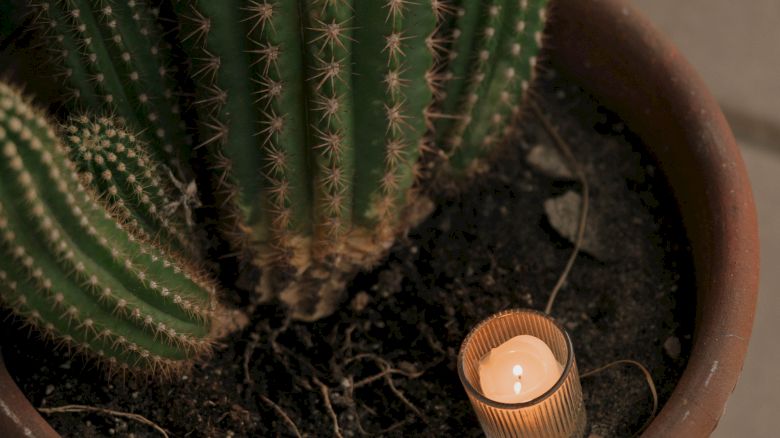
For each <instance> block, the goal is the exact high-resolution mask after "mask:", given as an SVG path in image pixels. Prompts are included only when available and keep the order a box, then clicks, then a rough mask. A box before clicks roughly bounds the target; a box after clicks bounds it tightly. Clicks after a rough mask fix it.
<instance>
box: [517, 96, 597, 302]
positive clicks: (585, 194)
mask: <svg viewBox="0 0 780 438" xmlns="http://www.w3.org/2000/svg"><path fill="white" fill-rule="evenodd" d="M528 104H529V106H530V107H531V111H533V113H534V115H535V116H536V118H538V119H539V121H540V122H542V125H544V129H545V131H547V134H548V135H549V136H550V137H552V139H553V141H554V142H555V145H556V147H557V148H558V149H559V150H560V151H561V152H562V153H563V154H564V156H565V157H566V161H567V167H569V170H571V171H572V172H573V173H574V174H575V175H577V179H578V180H579V181H580V185H581V186H582V208H581V210H580V220H579V223H578V225H577V239H576V241H575V242H574V249H572V251H571V255H569V260H567V261H566V267H565V268H564V269H563V272H561V275H560V277H558V281H557V282H556V283H555V286H554V287H553V289H552V292H551V293H550V298H549V299H548V300H547V306H545V308H544V313H547V314H549V313H550V312H551V311H552V306H553V303H555V298H556V297H557V296H558V292H559V291H560V290H561V288H562V287H563V284H564V283H565V282H566V278H568V276H569V272H571V268H572V266H574V261H575V260H576V259H577V254H578V253H579V252H580V247H581V246H582V240H583V238H584V236H585V224H586V223H587V220H588V204H589V203H590V188H589V186H588V179H587V178H586V177H585V170H584V169H583V168H582V166H581V165H580V163H579V162H578V161H577V159H576V158H575V157H574V153H572V151H571V148H570V147H569V144H568V143H566V141H565V140H564V139H563V137H561V135H560V134H559V133H558V130H557V129H556V128H555V127H554V126H553V125H552V123H550V121H549V120H547V117H545V116H544V114H542V110H540V109H539V106H538V105H537V104H536V102H534V101H533V100H529V102H528Z"/></svg>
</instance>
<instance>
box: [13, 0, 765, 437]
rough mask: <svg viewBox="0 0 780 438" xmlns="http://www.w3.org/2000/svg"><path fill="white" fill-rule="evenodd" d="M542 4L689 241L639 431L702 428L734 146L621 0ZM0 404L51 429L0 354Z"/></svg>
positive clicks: (738, 193) (21, 422) (723, 378)
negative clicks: (665, 379) (677, 336)
mask: <svg viewBox="0 0 780 438" xmlns="http://www.w3.org/2000/svg"><path fill="white" fill-rule="evenodd" d="M551 9H552V11H551V13H550V17H551V18H550V35H551V37H550V39H549V41H551V42H552V44H551V46H552V50H550V52H549V54H550V56H551V57H552V61H553V63H554V64H556V66H557V67H558V68H559V69H560V70H561V71H563V72H566V73H568V74H570V75H572V76H576V77H577V82H578V83H580V84H581V85H583V87H584V88H586V89H588V90H589V91H591V92H593V93H594V94H595V95H596V96H598V97H599V99H600V100H601V101H602V102H603V103H604V104H606V105H607V106H608V107H609V108H611V109H613V110H615V111H616V112H617V113H618V114H620V116H621V117H622V118H623V119H624V120H625V121H626V123H627V124H628V126H630V127H631V129H632V130H633V131H634V132H636V133H637V134H639V135H640V137H641V138H642V139H643V140H644V141H645V143H646V145H647V146H648V148H649V149H650V151H651V152H652V153H654V154H655V155H656V158H657V159H658V162H659V163H660V164H661V170H662V171H664V173H665V174H666V176H667V178H668V179H669V183H670V186H671V187H672V190H673V192H674V194H675V196H676V198H677V200H678V203H679V204H680V207H681V213H682V216H683V222H684V223H685V225H686V228H687V231H688V235H689V239H690V241H691V245H692V252H693V255H694V264H695V268H696V283H697V306H696V307H697V318H696V332H695V334H694V339H693V350H692V352H691V356H690V359H689V361H688V365H687V366H686V369H685V371H684V373H683V375H682V377H681V379H680V381H679V382H678V384H677V386H676V388H675V389H674V391H673V393H672V395H671V397H670V398H669V400H668V401H667V402H666V404H665V405H664V406H663V408H662V409H661V412H660V413H659V414H658V416H657V417H656V418H655V419H654V420H653V422H652V423H651V425H650V427H649V428H648V429H647V430H646V432H645V433H644V434H643V436H644V437H668V436H686V437H696V436H708V435H709V434H710V433H711V432H712V431H713V430H714V429H715V427H716V426H717V422H718V419H719V418H720V416H721V414H722V411H723V408H724V406H725V403H726V400H727V399H728V396H729V395H730V394H731V392H732V391H733V389H734V386H735V384H736V382H737V379H738V377H739V374H740V372H741V369H742V364H743V361H744V358H745V355H746V353H747V347H748V341H749V339H750V333H751V329H752V324H753V316H754V314H755V304H756V299H757V292H758V269H759V263H758V257H759V244H758V224H757V220H756V211H755V205H754V202H753V196H752V192H751V189H750V183H749V180H748V177H747V172H746V170H745V166H744V163H743V161H742V158H741V155H740V152H739V148H738V147H737V145H736V142H735V140H734V137H733V135H732V133H731V130H730V129H729V127H728V124H727V123H726V120H725V118H724V116H723V114H722V113H721V111H720V108H719V107H718V105H717V103H716V102H715V99H714V98H713V97H712V96H711V95H710V93H709V91H708V90H707V88H706V86H705V85H704V84H703V82H702V80H701V79H700V78H699V76H698V74H697V73H696V72H695V71H694V70H693V68H692V67H691V66H690V65H689V64H688V63H687V62H686V61H685V60H684V59H683V57H682V56H681V55H680V53H679V51H678V50H677V49H676V48H675V47H674V46H673V45H672V44H671V43H670V42H669V41H668V40H667V39H666V38H665V37H664V36H663V35H661V33H660V32H659V31H658V30H657V29H655V28H654V27H653V25H652V24H651V23H650V22H649V20H648V19H647V18H645V17H644V16H642V15H641V14H640V13H639V12H638V11H637V10H636V9H635V8H634V7H632V6H631V4H630V2H628V1H627V0H553V2H552V4H551ZM556 41H567V43H568V44H559V45H556V44H555V42H556ZM651 121H652V122H651ZM691 175H697V176H702V178H701V180H692V178H691ZM0 403H1V405H0V432H1V433H2V435H3V436H25V435H24V434H25V433H26V432H27V431H28V430H29V431H30V432H32V434H33V436H43V437H58V436H59V435H58V434H57V433H56V432H55V431H54V430H53V429H52V428H51V427H50V426H49V425H48V423H47V422H46V421H45V420H44V419H43V417H42V416H41V415H40V414H39V413H38V412H37V411H36V410H35V408H33V406H32V405H31V404H30V402H29V401H28V400H27V399H26V398H24V395H23V394H22V393H21V391H20V390H19V388H18V387H17V386H16V384H15V383H14V381H13V379H12V378H11V376H10V375H9V374H8V372H7V370H6V367H5V364H4V363H3V361H2V356H0ZM14 419H15V420H14Z"/></svg>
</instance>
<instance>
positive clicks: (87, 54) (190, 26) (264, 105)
mask: <svg viewBox="0 0 780 438" xmlns="http://www.w3.org/2000/svg"><path fill="white" fill-rule="evenodd" d="M55 3H56V4H55ZM118 3H119V2H99V4H93V3H92V2H89V1H88V0H70V1H68V2H64V3H59V2H44V3H42V4H41V6H40V8H41V9H42V10H43V12H45V14H43V15H44V16H47V17H49V20H50V25H49V27H50V28H51V29H52V32H53V33H54V34H55V35H57V39H58V44H60V47H62V50H63V54H64V59H65V61H66V62H65V64H66V65H67V66H68V70H67V71H68V75H69V77H70V78H71V82H72V83H74V84H76V86H77V88H78V89H79V90H82V91H81V92H80V95H81V99H80V100H81V101H82V102H84V103H86V104H89V103H90V102H91V101H93V100H95V99H97V100H98V101H100V100H103V101H109V102H110V103H111V105H110V106H111V107H113V108H115V111H116V112H117V113H118V114H120V115H122V116H123V117H125V118H126V119H128V120H127V122H128V125H129V126H131V127H132V126H136V125H134V123H133V122H138V121H144V120H147V119H148V120H151V121H153V122H159V123H160V127H161V129H162V132H163V134H165V136H167V135H168V134H169V133H173V132H178V131H175V130H173V131H171V130H170V129H169V128H171V129H173V128H177V127H178V124H177V123H174V122H171V121H170V120H169V119H171V118H175V116H176V114H168V113H165V112H164V111H163V110H165V109H167V108H169V107H170V106H169V107H166V106H165V105H167V104H166V100H165V99H167V98H169V97H170V93H169V92H168V90H170V88H168V87H170V86H171V85H170V84H169V82H165V80H164V79H165V77H166V75H159V74H154V73H155V72H157V70H156V69H159V66H165V65H168V64H170V63H171V62H170V60H169V59H166V58H165V57H166V56H169V55H167V53H168V52H167V51H166V50H165V49H166V47H165V45H164V44H162V43H160V42H159V39H156V40H155V39H154V37H153V35H157V34H158V33H157V32H156V29H157V28H158V27H163V28H165V27H166V26H170V21H166V20H159V22H158V23H155V20H154V17H155V16H156V15H157V11H156V10H155V9H154V8H152V7H150V6H148V5H147V4H146V3H145V2H143V1H133V2H128V3H127V4H125V5H124V6H121V5H118ZM115 4H116V5H115ZM546 4H547V0H452V1H448V0H421V1H408V0H381V1H380V0H377V1H368V0H366V1H363V0H361V1H358V0H301V1H286V0H224V1H205V0H202V1H173V2H164V3H163V6H164V8H163V9H169V10H172V11H173V12H174V13H175V16H176V18H175V19H176V20H178V28H177V29H170V28H167V29H165V30H166V31H168V30H170V31H171V32H173V34H171V35H172V37H171V38H170V39H171V41H173V40H176V39H177V38H178V40H177V41H176V43H175V44H176V45H177V47H175V48H176V49H177V50H178V49H181V50H183V51H184V52H185V53H186V54H187V56H188V59H189V61H190V62H189V64H190V65H188V66H187V67H188V68H189V70H188V72H187V73H188V74H189V79H191V80H192V82H194V87H195V90H194V100H193V103H194V106H195V108H196V111H197V123H195V125H196V126H190V127H191V128H194V131H195V132H197V135H198V137H199V138H198V140H197V143H198V144H200V145H201V146H205V147H207V150H208V155H209V156H210V158H211V161H212V162H213V167H214V169H215V170H214V172H215V174H214V175H213V178H212V179H213V181H215V186H216V188H215V192H216V198H217V199H218V201H219V202H220V205H221V206H222V207H223V208H222V218H221V223H222V225H223V230H224V236H225V237H226V238H228V239H229V240H230V241H231V242H232V243H233V245H234V247H235V248H234V249H235V250H236V252H238V253H241V254H243V255H244V257H243V259H244V260H245V261H246V262H247V263H246V265H248V266H254V267H256V268H259V269H260V271H261V276H260V280H259V281H258V282H257V286H256V289H257V291H258V292H259V293H260V294H261V295H262V296H264V297H273V296H278V297H280V298H281V300H282V301H284V302H286V303H287V304H289V305H290V307H291V308H292V310H293V316H295V317H298V318H302V319H316V318H319V317H322V316H324V315H327V314H329V313H331V312H332V311H333V310H334V308H335V305H336V304H337V303H338V301H339V300H340V298H341V293H340V292H341V290H343V289H344V286H345V285H346V282H347V281H348V280H349V279H350V278H351V277H352V276H353V275H354V273H355V272H357V271H358V270H360V269H363V268H366V267H370V266H372V265H373V264H375V263H376V262H377V261H378V260H379V259H380V258H381V257H382V256H383V255H384V253H385V252H386V251H387V249H388V248H389V247H390V246H391V245H392V243H393V242H394V239H395V238H396V237H397V236H398V235H402V234H403V233H405V232H406V231H408V229H409V228H410V227H411V226H413V225H414V224H415V223H416V222H417V221H419V220H420V219H421V218H423V217H424V215H425V213H426V212H427V211H428V210H427V209H426V206H427V205H428V204H427V203H426V199H425V196H424V195H425V191H426V189H425V187H424V183H425V181H424V177H425V175H426V174H430V173H435V174H441V173H442V172H440V170H441V169H433V172H431V169H428V168H427V167H426V166H427V165H428V164H430V163H441V162H442V160H437V159H434V160H428V159H426V156H427V154H430V156H436V157H439V158H441V157H444V158H446V160H443V162H444V166H446V167H447V169H444V170H450V171H451V172H444V173H449V174H452V175H459V174H462V173H466V174H469V173H471V172H470V170H472V169H475V168H479V166H478V163H479V160H480V159H482V158H484V157H486V156H488V155H489V154H491V153H492V151H494V149H495V147H496V146H498V145H499V144H500V143H501V139H502V138H503V137H504V136H505V135H506V133H507V131H510V130H512V129H513V128H514V126H515V125H514V123H515V121H516V119H517V115H518V114H519V113H520V111H521V108H522V103H523V100H524V99H525V97H526V95H527V91H528V88H529V86H530V84H531V82H532V80H533V75H534V68H535V65H536V56H537V54H538V51H539V48H540V45H541V43H542V36H541V35H542V30H543V25H544V22H545V17H546V15H545V7H546ZM139 23H141V25H140V26H138V28H139V29H141V31H136V30H135V28H134V27H133V25H138V24H139ZM143 29H146V30H147V32H146V33H145V32H144V31H143ZM175 32H178V34H176V33H175ZM176 35H178V36H176ZM142 37H143V38H142ZM131 43H132V44H133V45H132V47H131ZM179 46H180V47H179ZM136 53H139V54H141V55H139V56H136ZM149 53H153V55H154V56H148V54H149ZM125 55H127V56H125ZM134 72H137V76H138V77H141V76H143V78H144V80H143V81H141V80H136V79H134V78H135V76H134V75H133V73H134ZM163 72H167V71H163ZM158 73H159V72H158ZM165 84H168V85H165ZM147 90H148V91H147ZM184 91H186V92H190V93H191V92H192V90H182V89H177V90H175V91H174V93H173V94H174V95H175V94H176V93H177V92H184ZM184 94H187V93H184ZM142 96H147V97H150V96H161V97H157V98H154V99H145V98H143V97H142ZM171 108H172V107H171ZM131 110H132V111H131ZM133 111H135V112H136V113H137V112H138V111H140V112H141V113H138V114H136V115H135V116H133V115H132V114H131V113H132V112H133ZM163 113H165V114H166V117H168V119H166V120H168V121H166V120H163V117H162V115H163ZM125 114H127V115H125ZM133 114H135V113H133ZM150 115H155V116H159V117H155V120H152V118H151V117H150ZM131 116H132V117H131ZM150 131H154V130H153V129H152V130H150ZM169 131H170V132H169ZM165 138H166V140H165V142H164V143H166V142H167V143H168V144H173V143H172V142H173V140H171V141H169V140H167V137H165ZM158 143H159V142H158ZM180 143H181V142H179V143H177V144H180ZM163 149H166V148H163ZM185 155H186V154H185ZM423 163H425V165H423ZM246 271H251V269H247V270H246ZM246 277H247V278H255V277H253V276H252V275H247V276H246Z"/></svg>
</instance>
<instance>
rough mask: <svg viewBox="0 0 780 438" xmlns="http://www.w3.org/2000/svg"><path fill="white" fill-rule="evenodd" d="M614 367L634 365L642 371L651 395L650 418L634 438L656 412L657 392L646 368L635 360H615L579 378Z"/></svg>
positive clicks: (640, 430) (647, 424) (646, 424)
mask: <svg viewBox="0 0 780 438" xmlns="http://www.w3.org/2000/svg"><path fill="white" fill-rule="evenodd" d="M615 365H634V366H635V367H637V368H639V369H640V370H642V373H643V374H644V375H645V380H647V386H649V387H650V392H651V393H652V394H653V412H651V413H650V417H648V419H647V420H646V421H645V424H643V425H642V427H641V428H640V429H639V430H638V431H637V432H636V433H635V434H634V436H635V437H636V436H639V435H640V434H641V433H642V432H644V431H645V429H646V428H647V426H649V425H650V422H651V421H653V419H654V418H655V414H656V412H657V411H658V392H657V391H656V389H655V382H653V376H652V375H651V374H650V371H648V370H647V368H645V366H644V365H642V364H641V363H639V362H637V361H635V360H631V359H620V360H616V361H614V362H610V363H608V364H606V365H604V366H602V367H599V368H596V369H595V370H590V371H588V372H586V373H583V374H582V375H581V376H580V378H581V379H584V378H586V377H590V376H592V375H594V374H598V373H600V372H602V371H604V370H606V369H607V368H611V367H613V366H615Z"/></svg>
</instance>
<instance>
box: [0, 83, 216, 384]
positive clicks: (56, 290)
mask: <svg viewBox="0 0 780 438" xmlns="http://www.w3.org/2000/svg"><path fill="white" fill-rule="evenodd" d="M0 249H1V250H2V252H3V254H4V257H0V283H1V284H2V287H1V288H0V297H2V300H3V301H4V302H5V303H6V305H8V306H10V307H11V309H12V310H14V311H15V313H17V314H18V315H20V316H21V317H23V318H24V319H25V320H26V321H27V322H28V323H29V324H31V325H34V326H35V327H37V328H38V329H40V330H41V331H43V332H44V333H45V334H47V335H49V336H52V337H53V338H54V339H56V340H57V341H58V342H60V343H63V344H64V345H66V346H67V347H68V348H69V349H76V350H78V351H85V352H91V353H92V354H91V356H92V357H97V358H100V359H101V360H100V362H101V363H102V364H106V365H108V366H110V367H112V368H117V369H144V370H152V371H158V372H163V373H165V372H169V371H173V370H174V369H176V368H177V367H181V366H187V365H188V364H189V363H190V360H191V359H193V358H195V357H197V356H199V355H203V354H207V353H208V352H209V351H210V349H211V340H210V337H211V330H212V327H211V325H212V321H213V320H214V317H215V312H217V311H218V309H217V303H216V294H215V286H214V284H213V283H212V282H211V281H210V280H209V279H207V278H206V277H205V276H203V275H202V274H199V273H196V272H195V271H193V270H192V269H191V268H190V267H187V266H186V265H181V264H179V262H178V261H175V260H174V259H173V258H172V257H171V256H169V255H167V254H166V253H164V252H163V251H161V250H159V249H158V248H157V247H155V246H154V245H152V244H150V243H148V242H145V241H144V240H143V239H140V238H138V237H136V236H135V235H134V234H133V233H131V232H129V231H128V230H127V229H126V228H125V227H124V226H123V225H122V224H121V223H120V222H118V221H116V220H115V219H114V218H113V217H112V216H111V215H110V214H108V212H107V210H106V209H105V208H104V206H103V205H101V204H100V203H99V202H98V201H97V200H96V199H95V197H94V196H93V195H92V194H91V193H90V192H89V191H88V190H86V189H85V188H84V187H83V186H82V185H81V184H80V181H79V177H78V174H77V170H76V166H75V164H73V163H72V162H71V161H70V160H69V159H68V157H67V155H66V151H65V148H64V147H63V146H62V145H61V144H60V143H59V141H58V140H57V137H56V133H55V131H54V129H53V128H52V127H51V126H50V125H49V124H48V122H47V121H46V120H45V117H44V116H43V115H41V114H39V113H38V112H36V111H35V110H33V109H32V107H31V106H30V105H29V104H28V103H27V102H26V101H24V100H23V98H22V97H21V96H20V95H19V94H18V93H17V92H15V91H14V90H12V89H10V88H9V87H8V86H6V85H4V84H0Z"/></svg>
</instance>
